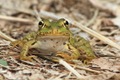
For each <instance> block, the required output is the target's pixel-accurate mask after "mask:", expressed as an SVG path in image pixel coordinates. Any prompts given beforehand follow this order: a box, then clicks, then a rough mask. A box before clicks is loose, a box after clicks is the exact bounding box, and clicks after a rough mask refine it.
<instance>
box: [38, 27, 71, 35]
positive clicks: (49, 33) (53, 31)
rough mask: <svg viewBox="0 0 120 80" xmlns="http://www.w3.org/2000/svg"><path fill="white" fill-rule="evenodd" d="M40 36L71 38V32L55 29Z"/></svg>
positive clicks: (41, 33)
mask: <svg viewBox="0 0 120 80" xmlns="http://www.w3.org/2000/svg"><path fill="white" fill-rule="evenodd" d="M39 35H40V36H70V34H69V32H61V31H59V30H58V29H53V30H51V31H48V32H40V33H39Z"/></svg>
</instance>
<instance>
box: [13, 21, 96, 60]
mask: <svg viewBox="0 0 120 80" xmlns="http://www.w3.org/2000/svg"><path fill="white" fill-rule="evenodd" d="M68 27H69V24H68V22H67V21H66V20H65V19H59V20H57V21H49V20H47V19H46V20H43V21H40V22H39V24H38V31H36V32H31V33H29V34H28V35H26V36H25V37H24V38H23V39H20V40H17V41H14V42H12V45H13V46H16V45H19V46H20V47H22V51H21V53H20V59H21V60H29V61H31V60H32V58H33V57H34V56H28V51H29V49H31V48H36V49H37V50H39V51H41V53H43V56H48V55H49V56H50V57H49V58H50V59H51V60H53V61H56V62H57V61H58V58H63V59H64V60H65V61H67V62H72V61H73V60H77V59H80V60H81V61H83V62H88V61H90V60H92V59H93V58H95V55H94V53H93V50H92V48H91V46H90V44H89V42H88V41H86V40H85V39H84V38H82V37H80V36H73V34H72V33H71V31H70V30H69V28H68ZM41 53H39V54H41Z"/></svg>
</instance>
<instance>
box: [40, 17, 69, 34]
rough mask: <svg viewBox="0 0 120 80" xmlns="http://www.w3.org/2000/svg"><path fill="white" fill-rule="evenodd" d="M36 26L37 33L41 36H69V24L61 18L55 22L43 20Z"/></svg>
mask: <svg viewBox="0 0 120 80" xmlns="http://www.w3.org/2000/svg"><path fill="white" fill-rule="evenodd" d="M38 25H39V26H38V28H39V29H38V32H39V34H40V35H41V36H69V35H70V34H71V32H70V30H69V28H68V26H69V23H68V21H66V20H65V19H63V18H62V19H59V20H57V21H50V20H48V19H44V20H43V21H40V22H39V24H38Z"/></svg>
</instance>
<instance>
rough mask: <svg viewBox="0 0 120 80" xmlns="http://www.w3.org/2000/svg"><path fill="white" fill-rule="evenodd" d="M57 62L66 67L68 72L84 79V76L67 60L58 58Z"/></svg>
mask: <svg viewBox="0 0 120 80" xmlns="http://www.w3.org/2000/svg"><path fill="white" fill-rule="evenodd" d="M59 63H60V64H62V65H63V66H64V67H65V68H67V69H68V70H69V71H70V72H72V73H73V74H75V75H76V76H77V77H78V78H80V79H84V78H85V76H82V75H80V74H79V73H78V72H77V71H76V70H75V69H74V68H72V67H71V66H70V65H69V64H68V63H67V62H65V61H64V60H62V59H59Z"/></svg>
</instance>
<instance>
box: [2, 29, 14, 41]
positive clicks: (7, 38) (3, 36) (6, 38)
mask: <svg viewBox="0 0 120 80" xmlns="http://www.w3.org/2000/svg"><path fill="white" fill-rule="evenodd" d="M0 37H2V38H3V39H5V40H8V41H15V39H13V38H11V37H9V36H8V35H6V34H5V33H3V32H1V31H0Z"/></svg>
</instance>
